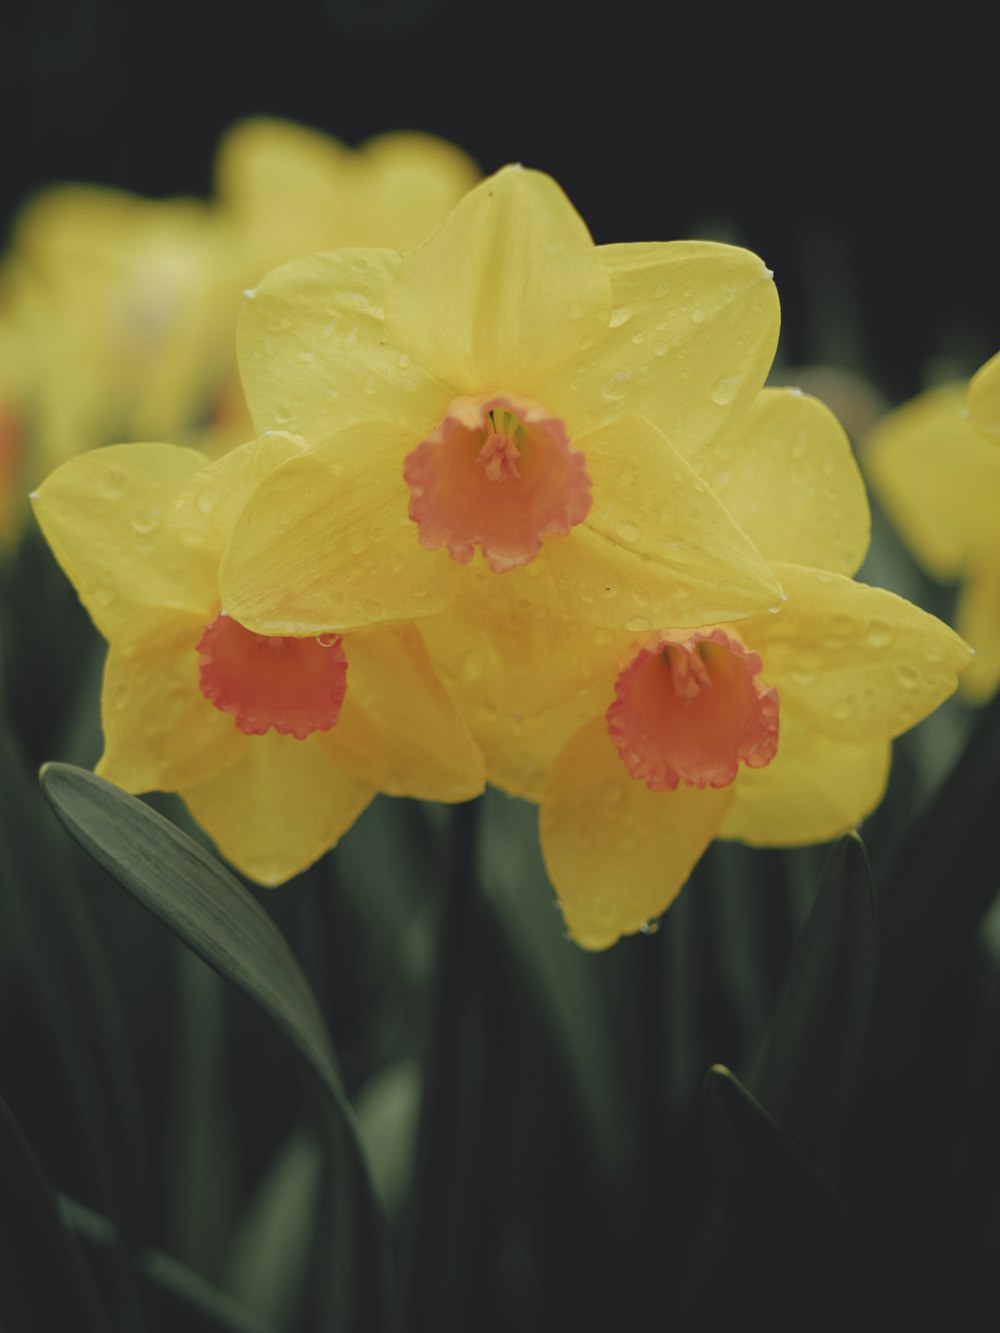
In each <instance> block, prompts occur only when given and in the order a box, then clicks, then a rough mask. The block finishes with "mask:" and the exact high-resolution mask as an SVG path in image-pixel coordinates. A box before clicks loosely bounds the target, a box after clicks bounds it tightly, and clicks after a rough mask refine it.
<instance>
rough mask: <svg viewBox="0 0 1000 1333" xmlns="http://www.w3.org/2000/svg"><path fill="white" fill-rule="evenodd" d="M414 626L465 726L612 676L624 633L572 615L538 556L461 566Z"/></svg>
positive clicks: (549, 704)
mask: <svg viewBox="0 0 1000 1333" xmlns="http://www.w3.org/2000/svg"><path fill="white" fill-rule="evenodd" d="M420 631H421V633H422V634H423V636H424V640H425V642H426V644H427V647H428V649H429V651H430V653H431V657H432V658H433V660H434V664H435V666H436V668H437V670H438V671H439V672H440V673H441V676H442V678H443V679H444V680H445V682H446V683H447V685H448V688H449V689H450V690H451V691H452V693H453V694H454V696H455V698H456V699H457V700H459V702H460V706H461V708H462V711H463V713H464V714H465V716H466V717H467V718H468V719H469V722H470V725H473V719H474V718H478V717H483V718H484V719H486V720H489V719H491V718H496V719H501V718H502V719H510V720H511V721H512V722H513V721H516V720H517V719H519V718H526V717H534V716H536V715H537V714H539V713H542V712H545V711H547V710H549V709H551V708H555V707H557V706H558V705H560V704H562V703H564V702H565V701H566V700H567V699H570V698H572V697H573V696H574V695H576V694H579V693H580V691H581V690H584V689H586V688H587V687H588V686H589V685H590V684H592V683H593V681H595V680H597V679H599V678H600V677H602V676H603V677H607V676H608V675H609V673H610V675H611V676H612V677H613V675H614V672H615V669H616V667H617V664H618V660H619V658H620V657H621V655H622V653H623V652H624V651H625V647H626V646H627V642H628V638H629V636H628V635H626V634H622V633H615V632H614V631H612V630H609V629H607V628H606V627H604V626H600V625H594V624H593V623H592V622H590V621H587V620H582V619H580V618H579V617H577V616H573V615H572V614H571V613H570V611H569V609H568V608H567V607H566V605H565V604H564V602H563V600H562V598H561V597H560V594H559V593H558V591H557V590H556V586H555V584H554V582H553V580H552V576H551V573H550V569H549V562H548V561H547V559H546V558H545V557H544V556H543V557H542V558H540V559H538V560H535V561H533V562H532V563H531V564H530V565H527V566H525V567H523V568H520V569H512V570H509V571H508V572H507V573H505V574H494V573H492V572H491V571H490V570H488V569H486V568H485V566H484V565H481V566H480V567H479V568H477V569H475V570H471V571H469V573H468V574H467V575H466V577H464V578H463V579H462V580H461V582H460V583H459V585H458V591H457V593H456V597H455V601H454V603H453V604H452V606H451V608H450V609H449V610H448V611H446V612H445V613H444V614H443V615H440V616H433V617H431V618H430V619H427V620H422V621H421V622H420Z"/></svg>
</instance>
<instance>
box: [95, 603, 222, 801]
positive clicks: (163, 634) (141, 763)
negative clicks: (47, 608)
mask: <svg viewBox="0 0 1000 1333" xmlns="http://www.w3.org/2000/svg"><path fill="white" fill-rule="evenodd" d="M205 623H206V616H205V615H198V614H196V613H193V612H190V611H175V610H171V609H169V608H160V607H157V608H153V607H143V608H142V609H140V610H138V611H136V612H134V613H133V614H132V615H131V616H129V618H128V619H127V620H126V621H125V622H124V623H123V624H122V625H121V626H120V627H119V629H118V632H117V633H116V635H115V637H114V639H113V640H112V643H111V648H110V651H109V653H108V659H107V663H106V665H105V668H104V684H103V688H102V694H101V722H102V725H103V727H104V754H103V756H102V758H101V761H100V764H99V765H98V768H97V771H98V772H99V773H100V774H101V776H102V777H105V778H107V779H108V781H109V782H114V783H115V784H116V785H117V786H119V787H123V788H124V789H125V790H126V791H130V792H144V791H178V790H180V789H181V788H183V787H187V786H191V785H192V784H195V783H199V782H204V781H205V780H206V779H208V778H210V777H213V776H214V775H215V774H216V773H218V772H220V771H221V770H222V769H223V768H225V767H226V766H227V765H228V764H230V763H232V762H233V760H234V759H235V758H236V756H237V755H238V754H239V753H240V746H241V744H242V741H243V739H244V738H243V737H242V736H241V735H240V733H239V732H238V731H237V729H236V727H235V725H234V723H233V719H232V717H230V715H229V714H228V713H222V712H220V711H219V710H218V709H217V708H214V707H213V706H212V704H211V703H210V702H209V701H208V700H207V699H206V698H205V697H204V695H203V694H202V693H201V690H200V688H199V684H198V681H199V674H198V673H199V666H200V659H199V656H198V651H197V644H198V640H199V639H200V638H201V635H202V632H203V630H204V628H205Z"/></svg>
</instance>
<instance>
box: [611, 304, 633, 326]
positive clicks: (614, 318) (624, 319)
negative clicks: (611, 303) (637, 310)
mask: <svg viewBox="0 0 1000 1333" xmlns="http://www.w3.org/2000/svg"><path fill="white" fill-rule="evenodd" d="M631 318H632V311H631V310H630V309H629V307H628V306H627V305H618V306H615V308H614V310H612V312H611V319H610V320H609V321H608V326H609V328H612V329H618V328H621V326H622V325H623V324H627V323H628V321H629V320H630V319H631Z"/></svg>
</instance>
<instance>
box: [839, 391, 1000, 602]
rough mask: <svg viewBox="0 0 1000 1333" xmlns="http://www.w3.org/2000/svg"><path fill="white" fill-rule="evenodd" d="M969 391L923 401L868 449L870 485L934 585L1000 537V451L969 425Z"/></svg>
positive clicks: (890, 420) (888, 421)
mask: <svg viewBox="0 0 1000 1333" xmlns="http://www.w3.org/2000/svg"><path fill="white" fill-rule="evenodd" d="M964 405H965V389H964V387H963V386H961V385H958V384H953V385H948V386H945V387H942V388H939V389H933V390H930V391H929V392H927V393H924V394H921V395H920V397H919V398H915V399H913V401H912V402H909V403H906V404H904V405H903V406H902V407H900V408H897V410H896V411H895V412H890V414H889V415H888V416H887V417H886V418H885V419H884V420H883V421H882V422H880V423H879V425H878V426H877V427H876V428H875V430H873V431H872V432H871V434H870V435H869V436H868V438H867V440H866V442H865V451H864V462H865V469H866V471H867V473H868V477H869V479H870V481H871V482H872V485H873V486H874V488H875V491H876V494H877V495H878V497H879V499H880V500H881V502H882V504H883V505H884V506H885V508H886V510H887V511H888V513H889V516H890V518H891V519H892V520H893V522H894V523H895V524H896V526H897V527H898V528H899V530H900V531H901V532H902V534H903V536H904V537H905V539H906V541H907V542H908V543H909V544H910V545H911V546H912V548H913V550H914V551H915V552H916V554H917V556H918V558H919V559H920V560H921V562H922V563H923V564H924V565H926V567H927V569H928V570H929V571H930V572H931V573H932V574H933V575H934V576H935V577H937V578H940V579H950V578H954V577H955V576H956V575H958V574H959V573H961V572H962V570H963V569H964V568H965V567H966V566H967V565H968V563H969V561H970V560H972V559H974V558H975V555H976V553H977V552H978V551H980V550H981V549H982V548H983V547H984V546H986V545H988V544H989V543H991V542H992V540H993V539H994V538H995V536H996V531H997V512H998V508H1000V451H998V450H997V449H995V448H994V447H992V446H991V445H990V444H989V443H987V441H985V440H984V439H983V438H982V437H981V435H979V434H978V433H977V431H976V430H974V429H973V427H972V426H971V425H970V423H969V420H968V419H967V418H966V416H965V412H964Z"/></svg>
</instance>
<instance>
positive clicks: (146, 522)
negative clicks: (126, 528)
mask: <svg viewBox="0 0 1000 1333" xmlns="http://www.w3.org/2000/svg"><path fill="white" fill-rule="evenodd" d="M129 523H130V524H131V525H132V531H133V532H138V533H139V534H140V535H142V536H147V535H148V534H149V533H151V532H155V531H156V529H157V528H158V527H159V526H160V511H159V510H158V509H133V511H132V513H131V514H129Z"/></svg>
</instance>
